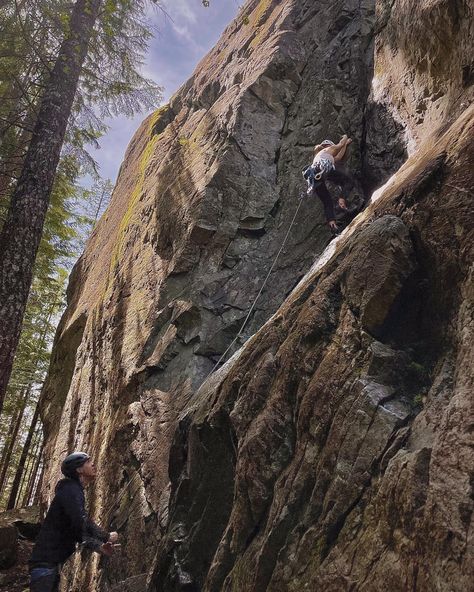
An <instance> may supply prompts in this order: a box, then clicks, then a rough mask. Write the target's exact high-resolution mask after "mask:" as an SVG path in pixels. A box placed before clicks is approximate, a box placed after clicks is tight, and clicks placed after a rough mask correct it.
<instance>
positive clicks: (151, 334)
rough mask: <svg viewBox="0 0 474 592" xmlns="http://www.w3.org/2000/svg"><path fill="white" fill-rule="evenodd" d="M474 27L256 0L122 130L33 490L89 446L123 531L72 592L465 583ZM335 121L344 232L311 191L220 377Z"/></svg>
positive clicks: (113, 521) (382, 3) (453, 15)
mask: <svg viewBox="0 0 474 592" xmlns="http://www.w3.org/2000/svg"><path fill="white" fill-rule="evenodd" d="M473 22H474V20H473V4H472V2H466V1H463V0H418V1H416V0H390V1H389V0H377V1H376V2H374V1H369V0H344V1H339V2H337V1H336V2H334V1H332V2H330V1H329V0H327V1H326V0H317V1H315V0H280V1H277V0H261V1H260V2H258V1H257V0H250V1H249V2H247V4H246V5H245V6H244V7H243V8H242V10H241V12H240V14H239V16H238V18H237V19H236V20H235V21H234V22H233V23H232V24H231V25H230V26H229V27H228V28H227V29H226V31H225V32H224V34H223V36H222V38H221V40H220V41H219V42H218V44H217V45H216V46H215V48H214V49H213V50H212V51H211V52H210V53H209V54H208V55H207V56H206V57H205V58H204V59H203V60H202V62H201V63H200V64H199V65H198V66H197V68H196V70H195V72H194V74H193V76H192V78H191V79H190V80H189V81H188V82H187V83H186V84H185V85H184V86H183V87H182V88H181V89H180V90H179V91H178V92H177V93H176V95H175V96H174V97H173V98H172V99H171V101H170V103H169V104H168V105H166V106H164V107H162V108H161V109H159V110H158V111H157V112H156V113H154V114H153V115H151V116H150V117H149V118H148V119H147V120H145V122H144V123H143V124H142V126H141V127H140V129H139V130H138V131H137V133H136V134H135V136H134V138H133V139H132V141H131V143H130V145H129V148H128V150H127V154H126V157H125V160H124V163H123V165H122V168H121V170H120V174H119V178H118V181H117V185H116V188H115V191H114V194H113V198H112V202H111V204H110V206H109V208H108V210H107V212H106V213H105V214H104V216H103V218H102V219H101V221H100V223H99V224H98V226H97V228H96V229H95V231H94V234H93V235H92V237H91V239H90V240H89V242H88V245H87V248H86V250H85V253H84V254H83V256H82V257H81V259H80V260H79V262H78V263H77V265H76V267H75V269H74V271H73V274H72V276H71V281H70V285H69V290H68V307H67V310H66V312H65V314H64V316H63V318H62V321H61V323H60V326H59V328H58V333H57V337H56V341H55V346H54V351H53V358H52V363H51V368H50V372H49V377H48V381H47V384H46V387H45V390H44V392H43V397H42V416H43V420H44V423H45V428H46V434H47V458H48V472H47V478H46V479H45V487H44V492H43V496H44V500H45V501H46V500H47V499H48V498H49V497H50V495H51V493H52V488H53V486H54V483H55V480H56V478H57V476H58V470H57V467H58V464H59V460H60V459H61V458H62V457H63V455H64V454H65V453H66V452H67V451H69V450H72V449H86V450H88V451H90V452H91V454H93V456H94V458H95V460H96V463H97V464H98V466H99V467H100V475H99V479H98V481H97V483H96V484H95V486H94V489H93V490H91V491H90V492H89V505H90V508H91V511H92V514H93V515H94V516H95V517H96V518H97V519H98V520H101V521H102V522H107V523H108V524H107V525H108V526H110V527H111V528H113V529H118V530H119V532H120V534H121V536H122V553H121V555H120V556H116V557H114V558H112V559H111V560H107V561H99V560H98V559H97V557H96V558H92V559H90V558H89V559H87V558H80V557H77V558H76V559H75V560H74V563H73V565H71V566H70V568H69V576H68V577H69V583H70V585H71V586H72V587H74V586H76V587H77V589H81V590H90V591H99V590H100V591H102V590H104V591H105V590H115V591H116V592H119V591H122V592H125V591H126V590H129V591H132V590H136V591H138V590H140V591H144V590H147V591H148V592H155V591H160V592H166V591H169V592H171V591H173V592H175V591H181V590H196V591H198V590H203V591H204V590H205V591H208V592H211V591H212V592H219V591H221V590H222V591H224V590H226V591H235V592H236V591H248V592H250V591H252V592H264V591H265V590H268V591H269V592H270V591H275V592H276V591H278V592H280V591H281V592H283V591H285V592H286V591H288V592H289V591H293V590H294V591H296V590H298V591H299V590H316V589H319V588H320V587H324V589H325V590H328V591H332V590H334V591H344V590H347V591H349V590H351V591H354V590H364V591H382V590H388V589H390V590H393V591H395V592H397V591H400V592H401V591H405V590H413V591H415V590H416V591H417V592H420V591H430V592H431V591H432V590H439V591H445V590H453V591H458V590H459V591H461V590H462V591H464V590H470V589H473V584H472V582H473V581H474V579H473V576H474V573H473V570H474V567H473V566H474V548H473V540H472V528H471V526H472V509H473V503H474V502H473V486H474V482H473V477H472V476H473V474H474V453H473V443H474V442H473V425H474V406H473V401H472V392H473V391H472V386H473V384H472V383H473V370H472V368H473V359H472V330H473V318H472V314H473V298H472V297H473V284H472V261H473V236H472V233H473V224H472V222H473V207H472V191H473V189H474V172H473V169H472V161H473V157H474V135H473V129H474V107H473V106H472V95H473V85H472V83H473V82H474V64H473V54H474V52H473V38H474V37H473ZM342 133H348V134H349V135H350V136H351V137H352V138H353V139H354V142H353V147H352V149H351V154H350V158H349V162H348V165H349V166H350V168H351V169H352V170H353V171H354V173H355V176H356V180H357V183H356V188H355V190H354V191H353V193H352V195H351V197H350V206H351V208H350V209H351V211H350V213H349V215H348V216H346V219H345V220H344V223H345V224H346V225H347V227H346V229H345V231H344V233H343V234H342V235H341V236H340V237H338V239H337V240H334V241H332V242H331V243H330V244H329V246H328V243H329V241H330V236H329V233H328V230H327V228H326V226H325V223H324V219H323V215H322V211H321V207H320V204H319V203H317V202H315V201H312V200H309V199H306V200H305V201H304V202H303V203H302V205H301V207H300V210H299V213H298V217H297V219H296V222H295V225H294V226H293V228H292V231H291V234H290V237H289V240H288V243H287V245H286V247H285V249H284V251H283V253H282V254H281V256H280V257H279V259H278V262H277V265H276V266H275V268H274V271H273V274H272V276H271V279H270V281H269V282H268V284H267V285H266V288H265V290H264V291H263V293H262V295H261V296H260V298H259V300H258V303H257V306H256V308H255V310H254V313H253V314H252V316H251V318H250V320H249V323H248V324H247V325H246V327H245V330H244V331H243V333H242V335H241V336H240V337H239V340H238V343H237V344H235V346H234V347H233V349H232V352H231V353H233V355H232V357H231V359H230V360H228V361H227V362H226V363H225V365H223V366H222V367H221V368H220V369H219V370H217V371H216V372H214V373H212V374H211V371H212V369H213V367H214V365H215V363H216V361H217V360H218V359H219V358H220V356H221V354H222V353H223V352H224V351H225V350H226V349H227V347H228V346H229V344H230V343H231V342H232V340H233V338H234V337H235V335H236V334H237V333H238V331H239V329H240V326H241V324H242V322H243V320H244V318H245V317H246V315H247V311H248V310H249V308H250V306H251V304H252V302H253V301H254V299H255V297H256V295H257V293H258V291H259V289H260V286H261V283H262V281H263V278H264V277H265V275H266V273H267V270H268V269H269V267H270V265H271V264H272V262H273V260H274V258H275V256H276V254H277V252H278V250H279V248H280V245H281V243H282V240H283V238H284V236H285V234H286V232H287V229H288V224H289V222H290V220H291V219H292V217H293V214H294V212H295V209H296V207H297V206H298V203H299V202H298V195H299V193H300V191H301V188H302V178H301V169H302V168H303V166H304V165H305V164H307V162H308V161H309V160H310V159H311V149H312V146H313V145H314V143H315V142H316V141H317V140H321V139H322V138H324V137H328V136H329V137H332V138H335V137H337V136H338V135H340V134H342ZM378 187H380V189H378V190H377V192H376V193H375V194H373V191H374V189H376V188H378ZM371 196H372V197H371ZM358 212H360V213H358ZM229 355H230V354H229ZM228 357H229V356H228ZM81 561H82V564H81V566H80V567H79V563H80V562H81Z"/></svg>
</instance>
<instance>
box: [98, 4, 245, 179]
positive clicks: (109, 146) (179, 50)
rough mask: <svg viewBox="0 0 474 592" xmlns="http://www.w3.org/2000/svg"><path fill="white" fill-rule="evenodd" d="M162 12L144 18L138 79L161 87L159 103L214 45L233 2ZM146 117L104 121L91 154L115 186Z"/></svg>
mask: <svg viewBox="0 0 474 592" xmlns="http://www.w3.org/2000/svg"><path fill="white" fill-rule="evenodd" d="M163 4H164V7H165V10H166V12H167V14H168V15H169V17H167V16H165V15H164V14H163V12H162V11H159V10H154V11H152V12H150V18H151V19H152V21H153V22H152V24H153V27H154V29H155V30H156V31H155V38H154V39H152V41H151V43H150V48H149V51H148V55H147V56H146V59H145V66H144V71H143V73H144V74H145V75H146V76H147V77H148V78H151V79H152V80H153V81H154V82H156V83H157V84H158V85H159V86H161V87H163V103H166V101H167V100H168V99H169V98H170V97H171V95H173V93H174V92H175V91H176V90H178V88H179V87H180V86H181V84H183V82H185V81H186V80H187V79H188V78H189V77H190V76H191V74H192V73H193V70H194V68H195V67H196V65H197V64H198V62H199V61H200V60H201V58H203V57H204V55H205V54H206V53H207V52H208V51H209V49H211V48H212V47H213V45H214V44H215V43H216V42H217V41H218V39H219V37H220V36H221V34H222V32H223V31H224V29H225V27H226V26H227V24H228V23H230V21H231V20H232V19H233V18H234V16H235V15H236V14H237V12H238V9H239V7H240V4H241V2H240V1H239V0H210V4H209V7H208V8H205V7H204V6H203V5H202V2H201V0H163ZM147 115H148V113H141V114H139V115H137V116H136V117H134V118H133V119H127V118H126V117H114V118H113V119H109V120H107V123H108V125H109V126H110V130H109V132H108V133H107V134H106V135H105V136H103V137H102V138H101V140H100V146H101V147H100V149H99V150H97V151H95V150H92V153H93V156H94V158H95V159H96V160H97V162H98V163H99V166H100V174H101V176H102V177H103V178H109V179H111V180H112V182H114V183H115V180H116V177H117V173H118V170H119V167H120V164H121V162H122V160H123V156H124V154H125V150H126V148H127V145H128V143H129V141H130V140H131V138H132V136H133V134H134V132H135V130H136V129H137V128H138V126H139V125H140V123H141V122H142V121H143V119H144V118H145V117H146V116H147Z"/></svg>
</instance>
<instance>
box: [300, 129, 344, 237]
mask: <svg viewBox="0 0 474 592" xmlns="http://www.w3.org/2000/svg"><path fill="white" fill-rule="evenodd" d="M351 142H352V140H351V138H348V137H347V135H344V136H342V138H341V139H340V141H339V142H338V143H337V144H335V143H334V142H332V141H331V140H324V141H323V142H321V144H317V145H316V146H315V147H314V158H313V162H312V164H311V165H310V166H308V167H306V168H305V169H304V171H303V176H304V178H305V179H306V180H307V182H308V194H314V193H315V194H316V195H317V196H318V197H319V198H320V200H321V201H322V203H323V206H324V213H325V216H326V220H327V222H328V224H329V228H330V229H331V231H332V232H333V233H334V234H337V233H338V227H337V224H336V216H335V213H334V203H333V200H332V197H331V194H330V193H329V190H328V188H327V186H326V181H331V182H333V183H335V184H336V185H337V186H338V191H339V192H340V195H339V198H338V206H339V208H340V209H341V210H347V204H346V197H345V196H347V195H348V194H349V192H350V191H351V189H352V187H353V186H354V181H353V180H352V177H351V176H350V175H349V174H348V173H347V171H346V170H345V169H344V167H343V166H342V159H343V158H344V155H345V153H346V150H347V146H349V144H350V143H351Z"/></svg>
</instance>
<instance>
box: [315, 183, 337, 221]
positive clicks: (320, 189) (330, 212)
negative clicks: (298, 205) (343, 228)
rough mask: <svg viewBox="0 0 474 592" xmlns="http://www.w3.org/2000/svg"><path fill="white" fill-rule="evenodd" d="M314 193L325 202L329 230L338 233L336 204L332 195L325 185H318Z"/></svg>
mask: <svg viewBox="0 0 474 592" xmlns="http://www.w3.org/2000/svg"><path fill="white" fill-rule="evenodd" d="M314 192H315V193H316V195H317V196H318V197H319V199H320V200H321V201H322V202H323V207H324V215H325V216H326V220H327V223H328V224H329V228H330V229H331V230H332V231H333V232H337V230H338V228H337V224H336V216H335V214H334V204H333V201H332V197H331V194H330V193H329V191H328V188H327V187H326V184H325V183H318V184H317V185H316V186H315V188H314Z"/></svg>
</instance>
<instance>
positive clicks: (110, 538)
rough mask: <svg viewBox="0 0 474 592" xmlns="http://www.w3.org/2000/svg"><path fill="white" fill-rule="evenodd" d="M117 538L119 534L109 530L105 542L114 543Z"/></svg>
mask: <svg viewBox="0 0 474 592" xmlns="http://www.w3.org/2000/svg"><path fill="white" fill-rule="evenodd" d="M118 539H119V535H118V532H111V533H110V535H109V540H108V541H107V542H109V543H116V542H117V541H118Z"/></svg>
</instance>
